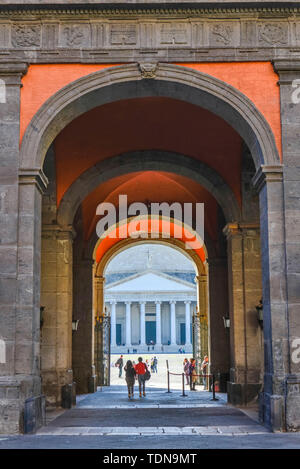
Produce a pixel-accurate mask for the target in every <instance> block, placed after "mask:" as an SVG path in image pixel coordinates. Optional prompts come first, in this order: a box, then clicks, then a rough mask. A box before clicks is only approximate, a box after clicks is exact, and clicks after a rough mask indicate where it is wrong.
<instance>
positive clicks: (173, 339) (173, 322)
mask: <svg viewBox="0 0 300 469" xmlns="http://www.w3.org/2000/svg"><path fill="white" fill-rule="evenodd" d="M170 308H171V345H176V309H175V308H176V301H173V300H172V301H170Z"/></svg>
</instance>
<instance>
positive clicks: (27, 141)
mask: <svg viewBox="0 0 300 469" xmlns="http://www.w3.org/2000/svg"><path fill="white" fill-rule="evenodd" d="M157 109H160V110H161V114H157V112H156V111H157ZM103 110H105V111H106V113H104V114H101V113H103ZM118 110H120V113H121V114H122V112H123V116H127V120H126V121H124V120H120V121H119V122H118V119H117V112H118ZM164 112H165V114H164ZM101 116H102V117H101ZM103 116H108V119H107V122H106V121H105V119H104V117H103ZM182 116H185V117H184V118H186V121H187V128H186V127H182V126H183V124H184V123H183V122H182ZM95 117H97V118H95ZM143 117H145V119H144V120H146V121H147V122H148V123H149V125H145V122H144V123H143V121H142V118H143ZM167 117H168V118H169V119H170V120H172V124H171V125H169V122H168V119H167ZM154 118H155V120H156V122H158V123H159V124H160V125H159V126H157V128H155V127H154V126H153V125H154V124H153V123H154ZM147 119H148V120H147ZM176 121H178V122H179V124H180V125H179V127H176ZM93 122H94V123H95V122H97V123H99V125H100V124H103V126H104V127H103V128H104V129H105V125H108V127H107V128H106V131H105V132H104V133H103V134H102V135H101V129H102V125H101V126H100V128H99V125H92V123H93ZM105 122H106V124H105ZM139 122H140V123H141V125H140V127H138V125H139ZM189 123H193V124H194V127H193V128H192V132H191V133H190V134H189V133H188V127H190V126H189ZM83 124H84V125H85V126H86V127H85V131H84V132H82V131H80V129H81V130H84V127H83ZM150 124H151V125H150ZM181 124H182V125H181ZM195 124H198V125H195ZM130 127H132V128H133V129H135V130H136V129H139V132H135V133H134V132H131V133H130ZM76 129H77V130H76ZM109 129H110V132H111V133H110V134H108V138H106V137H107V132H108V130H109ZM170 129H171V130H172V131H173V132H174V129H175V131H176V132H175V134H172V133H171V132H170ZM180 129H184V133H183V135H179V136H178V132H179V130H180ZM216 129H217V130H216ZM99 132H100V137H101V138H99ZM208 132H210V133H208ZM216 132H217V135H218V139H217V138H215V135H216ZM134 137H136V140H135V139H134ZM72 140H73V141H72ZM137 140H138V143H137ZM53 142H54V143H53ZM78 142H79V145H78ZM46 154H47V157H46V158H45V155H46ZM44 159H45V163H44V167H43V162H44ZM229 162H230V164H231V166H230V168H231V169H230V170H229V164H228V163H229ZM42 168H44V172H45V173H46V175H47V177H48V179H49V181H50V184H49V186H48V189H47V191H46V193H45V195H44V197H43V226H42V230H43V243H42V289H41V290H42V304H43V306H45V322H44V325H43V330H42V375H43V386H44V389H45V392H46V395H48V396H49V399H48V402H49V403H51V402H52V403H53V404H57V403H59V402H60V392H61V387H62V386H64V385H65V384H71V383H72V381H73V375H72V373H70V370H71V367H72V331H71V323H72V316H73V319H74V318H75V316H74V315H76V314H77V313H78V311H79V310H80V309H81V311H82V312H83V316H82V323H83V321H84V323H85V327H86V328H87V330H89V331H90V335H91V337H92V336H93V327H94V324H93V323H94V314H95V308H96V310H97V311H96V312H97V314H101V313H102V312H103V295H102V303H101V301H99V300H98V303H97V304H96V305H95V304H94V306H93V288H92V283H93V269H96V270H97V275H98V279H99V278H101V275H99V272H100V271H101V269H100V267H99V266H100V265H101V262H97V265H95V266H94V264H93V261H94V259H93V257H92V255H91V253H92V252H93V250H94V248H95V244H96V243H95V236H94V230H95V226H96V223H97V217H96V216H95V213H96V207H97V204H98V203H99V198H100V199H101V201H107V202H109V203H115V205H116V206H118V197H119V195H120V194H122V192H121V190H126V193H127V194H128V199H129V201H130V202H143V203H148V202H149V201H150V202H153V201H154V202H157V203H161V202H163V201H164V200H165V198H166V191H164V190H163V189H165V188H166V187H167V189H168V192H169V198H168V202H169V203H173V202H179V203H180V204H184V203H188V202H191V203H196V202H202V203H204V204H205V206H206V207H207V209H206V210H205V218H204V222H205V229H206V230H207V234H208V239H207V247H208V249H207V256H208V263H209V293H210V295H209V297H210V304H209V315H208V316H209V320H210V324H211V330H212V324H214V323H215V324H217V325H218V326H217V327H215V328H214V330H216V331H219V330H220V329H219V325H220V321H222V319H223V316H227V315H228V317H229V318H230V332H229V331H224V329H223V330H222V334H224V333H226V334H228V335H229V337H228V339H229V341H230V370H229V369H228V368H227V370H226V371H227V373H229V380H228V391H229V400H230V402H232V403H234V404H247V403H249V402H252V401H253V400H255V399H257V395H258V392H259V391H261V390H262V382H263V376H262V375H263V373H265V387H264V395H263V396H264V402H265V409H269V407H270V402H272V399H273V398H272V396H273V393H274V389H275V388H274V382H275V381H276V379H277V378H278V380H279V381H280V370H279V369H277V368H276V367H277V364H276V361H274V360H275V358H274V353H273V346H272V344H273V340H274V337H273V333H274V331H273V329H272V327H271V323H272V321H273V320H274V318H275V316H276V308H277V307H278V299H276V301H275V300H274V297H273V283H272V278H271V272H270V271H271V265H274V262H275V261H276V259H278V249H279V250H280V249H281V250H283V244H280V245H279V246H278V245H277V248H276V252H275V250H273V248H272V242H273V241H272V238H271V234H270V226H272V223H273V217H275V218H276V213H278V211H280V210H281V205H280V201H278V199H276V198H272V197H270V191H271V190H272V191H274V190H277V191H278V193H281V191H282V188H281V180H280V177H279V178H278V179H276V178H273V179H272V175H277V174H280V170H281V166H280V164H279V157H278V151H277V148H276V144H275V139H274V136H273V134H272V131H271V129H270V126H269V124H268V123H267V122H266V120H265V119H264V117H263V116H262V114H261V113H259V111H258V110H257V109H256V108H255V107H254V106H253V105H252V103H251V102H250V101H249V100H248V98H246V97H245V96H244V95H243V94H242V93H241V92H239V91H237V90H236V89H234V88H232V87H231V86H229V85H227V84H225V83H224V82H221V81H219V80H217V79H215V78H213V77H210V76H208V75H205V74H203V73H200V72H195V71H191V70H188V69H186V68H184V67H179V66H174V65H166V64H159V65H158V67H157V69H156V72H155V77H154V78H153V79H144V77H143V75H142V74H141V72H140V70H139V68H138V66H137V65H129V66H121V67H115V68H114V69H112V70H104V71H101V72H96V73H94V74H91V75H90V76H87V77H84V78H82V79H79V80H77V81H76V82H74V83H72V84H71V85H69V86H67V87H66V88H65V89H64V90H63V91H59V92H58V93H56V94H55V95H54V96H53V97H52V98H50V99H49V100H48V101H47V102H46V103H45V104H44V105H43V106H42V108H41V109H40V110H39V111H38V113H37V114H36V115H35V116H34V118H33V120H32V122H31V123H30V125H29V126H28V128H27V130H26V132H25V134H24V137H23V141H22V147H21V168H20V181H21V183H22V184H21V186H20V187H21V189H20V197H21V199H20V200H21V201H22V200H23V201H24V203H25V201H26V203H28V204H30V203H32V204H34V206H35V211H36V213H37V214H38V213H39V210H40V208H39V203H40V195H39V193H38V192H37V186H38V185H41V184H42V183H43V181H45V180H44V176H43V172H42ZM255 172H256V174H257V176H256V181H257V184H258V187H259V189H260V207H259V205H258V197H257V195H256V194H255V193H254V191H253V190H252V189H251V180H252V178H253V176H254V175H255ZM269 175H270V176H269ZM270 180H271V181H272V189H270V187H271V186H270V185H268V184H269V181H270ZM157 181H159V183H158V184H155V182H157ZM32 182H33V184H31V183H32ZM151 182H154V185H151ZM23 183H26V185H25V184H23ZM272 193H273V192H272ZM177 197H178V200H176V198H177ZM259 219H260V220H259ZM121 220H122V217H121V218H120V219H119V220H118V221H121ZM259 228H261V232H260V229H259ZM39 229H40V227H39V225H38V226H37V227H36V232H35V233H34V236H33V238H32V242H34V241H35V239H36V238H34V237H36V236H38V233H39ZM223 229H224V232H223ZM224 233H225V235H226V236H227V244H226V240H225V238H224ZM73 239H74V241H73ZM260 241H261V242H262V250H261V249H260ZM110 248H111V249H115V248H113V247H111V246H110ZM107 252H109V250H107ZM260 253H262V263H261V254H260ZM36 255H37V258H36V259H35V261H34V276H35V277H36V278H39V267H38V259H39V253H38V252H37V253H36ZM103 258H104V257H103ZM261 265H262V266H263V277H262V274H261ZM276 265H277V268H278V269H279V271H281V270H282V269H284V264H280V265H278V263H277V264H276ZM262 278H263V282H262V280H261V279H262ZM101 281H102V280H100V282H99V284H100V283H101ZM227 287H228V290H227ZM37 288H39V286H38V285H37ZM97 289H98V290H99V289H100V287H99V285H98V287H97ZM83 291H84V292H85V295H84V298H83V296H82V292H83ZM262 291H263V292H262ZM80 292H81V293H80ZM216 292H218V293H217V294H216ZM80 294H81V299H79V296H80ZM74 295H75V296H74ZM261 296H263V301H264V315H265V318H264V320H265V324H266V327H265V328H264V344H265V345H264V348H265V366H264V367H263V360H262V336H261V329H260V327H259V324H258V321H257V318H256V310H255V305H256V304H257V303H258V302H259V299H260V298H261ZM94 297H95V295H94ZM98 297H99V295H98ZM100 297H101V295H100ZM274 301H275V303H276V308H275V306H274V305H275V303H274ZM205 302H206V303H207V300H205ZM32 306H33V309H32V311H33V314H35V315H36V317H38V315H39V311H38V309H37V305H32ZM203 307H204V306H203ZM199 309H200V311H201V305H200V306H199ZM202 309H203V308H202ZM206 309H208V306H207V305H206ZM271 313H272V314H271ZM55 315H56V319H55ZM274 315H275V316H274ZM222 327H223V326H222ZM283 327H285V326H283ZM217 334H218V332H217ZM75 337H76V336H75V333H74V340H75V341H76V338H75ZM276 340H277V339H276ZM216 342H217V340H216V341H215V342H214V343H216ZM86 353H87V355H89V358H88V360H89V363H90V370H88V371H87V373H86V376H85V383H84V384H83V388H84V389H85V390H86V389H88V390H93V389H94V383H95V379H94V377H95V371H94V363H93V347H90V348H89V349H88V350H87V351H86ZM214 353H215V357H216V358H215V361H213V359H212V366H215V367H216V368H219V369H220V368H221V367H222V363H221V358H220V356H221V353H220V351H217V350H215V352H214V351H213V349H212V350H211V354H212V358H213V354H214ZM74 357H75V361H76V354H74V353H73V362H74ZM218 360H219V361H218ZM277 371H278V373H277ZM224 372H225V371H224ZM270 374H272V376H273V377H274V376H276V377H277V378H276V379H275V378H274V379H275V381H274V380H271V381H270V380H269V379H268V377H269V376H270ZM83 381H84V380H83ZM276 389H277V388H276ZM282 399H283V397H282ZM280 402H281V404H280V405H283V400H281V401H280ZM268 406H269V407H268ZM269 417H270V412H269V411H268V410H266V418H269Z"/></svg>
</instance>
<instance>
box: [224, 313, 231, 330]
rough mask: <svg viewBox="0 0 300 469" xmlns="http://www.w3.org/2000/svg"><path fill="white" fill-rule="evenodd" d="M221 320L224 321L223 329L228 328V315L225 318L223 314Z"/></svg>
mask: <svg viewBox="0 0 300 469" xmlns="http://www.w3.org/2000/svg"><path fill="white" fill-rule="evenodd" d="M223 322H224V327H225V329H229V328H230V319H229V318H228V317H226V318H225V317H224V316H223Z"/></svg>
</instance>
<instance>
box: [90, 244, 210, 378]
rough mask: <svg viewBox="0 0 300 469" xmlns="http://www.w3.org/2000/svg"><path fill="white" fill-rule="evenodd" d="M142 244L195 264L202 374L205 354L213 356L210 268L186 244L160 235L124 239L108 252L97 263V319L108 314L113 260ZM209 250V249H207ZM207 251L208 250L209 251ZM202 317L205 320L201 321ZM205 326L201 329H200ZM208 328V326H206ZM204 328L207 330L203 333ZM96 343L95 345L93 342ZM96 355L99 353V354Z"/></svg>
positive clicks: (197, 337)
mask: <svg viewBox="0 0 300 469" xmlns="http://www.w3.org/2000/svg"><path fill="white" fill-rule="evenodd" d="M100 243H101V240H99V241H98V242H97V243H96V245H95V248H94V255H93V258H94V260H95V259H96V252H97V248H98V246H99V244H100ZM140 244H154V245H155V244H156V245H165V246H169V247H172V248H174V249H176V250H178V251H179V252H180V253H181V254H183V255H184V256H186V257H187V258H188V259H189V260H190V261H191V262H192V264H193V266H194V268H195V273H196V276H195V281H196V285H197V313H196V318H195V323H196V324H197V325H198V326H197V329H196V330H195V332H194V337H193V353H194V356H195V358H196V359H197V367H198V373H200V364H201V359H203V357H204V356H205V355H208V354H209V356H210V352H209V349H210V337H209V306H208V305H209V300H208V296H209V293H208V275H209V269H208V264H207V262H206V261H205V262H204V263H203V262H202V261H201V259H200V257H199V255H198V254H197V253H196V252H195V251H194V250H193V249H188V250H187V249H186V246H185V243H184V242H183V241H181V240H180V239H176V238H169V239H166V238H164V237H163V236H162V235H160V236H159V237H158V238H157V239H151V238H149V239H133V238H127V239H121V240H119V241H118V242H117V243H116V244H115V245H113V246H112V247H111V248H110V249H108V250H107V251H106V252H105V253H104V255H103V256H102V257H101V260H100V261H99V262H96V260H95V264H94V269H93V275H94V282H93V291H94V294H93V296H94V303H93V304H94V313H93V316H94V317H96V316H99V315H100V316H101V315H102V314H104V284H105V271H106V269H107V266H108V264H109V263H110V262H111V261H112V260H113V258H114V257H115V256H117V255H118V254H120V253H121V252H123V251H125V250H126V249H128V248H129V247H133V246H137V245H140ZM204 248H205V247H204ZM205 251H206V248H205ZM200 318H201V321H200ZM200 324H201V327H200ZM204 326H205V327H204ZM202 329H203V330H202ZM92 343H93V342H92ZM95 343H97V344H98V345H99V344H101V339H99V338H98V340H96V341H95ZM95 356H97V354H96V353H95ZM95 365H96V371H98V372H99V368H98V366H97V363H96V364H95Z"/></svg>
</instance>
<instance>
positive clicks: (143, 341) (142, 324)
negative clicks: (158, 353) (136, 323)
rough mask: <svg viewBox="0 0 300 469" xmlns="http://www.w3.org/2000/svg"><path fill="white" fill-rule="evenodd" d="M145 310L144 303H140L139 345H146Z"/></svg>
mask: <svg viewBox="0 0 300 469" xmlns="http://www.w3.org/2000/svg"><path fill="white" fill-rule="evenodd" d="M145 308H146V302H145V301H140V328H141V331H140V335H141V345H145V344H146V330H145Z"/></svg>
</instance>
